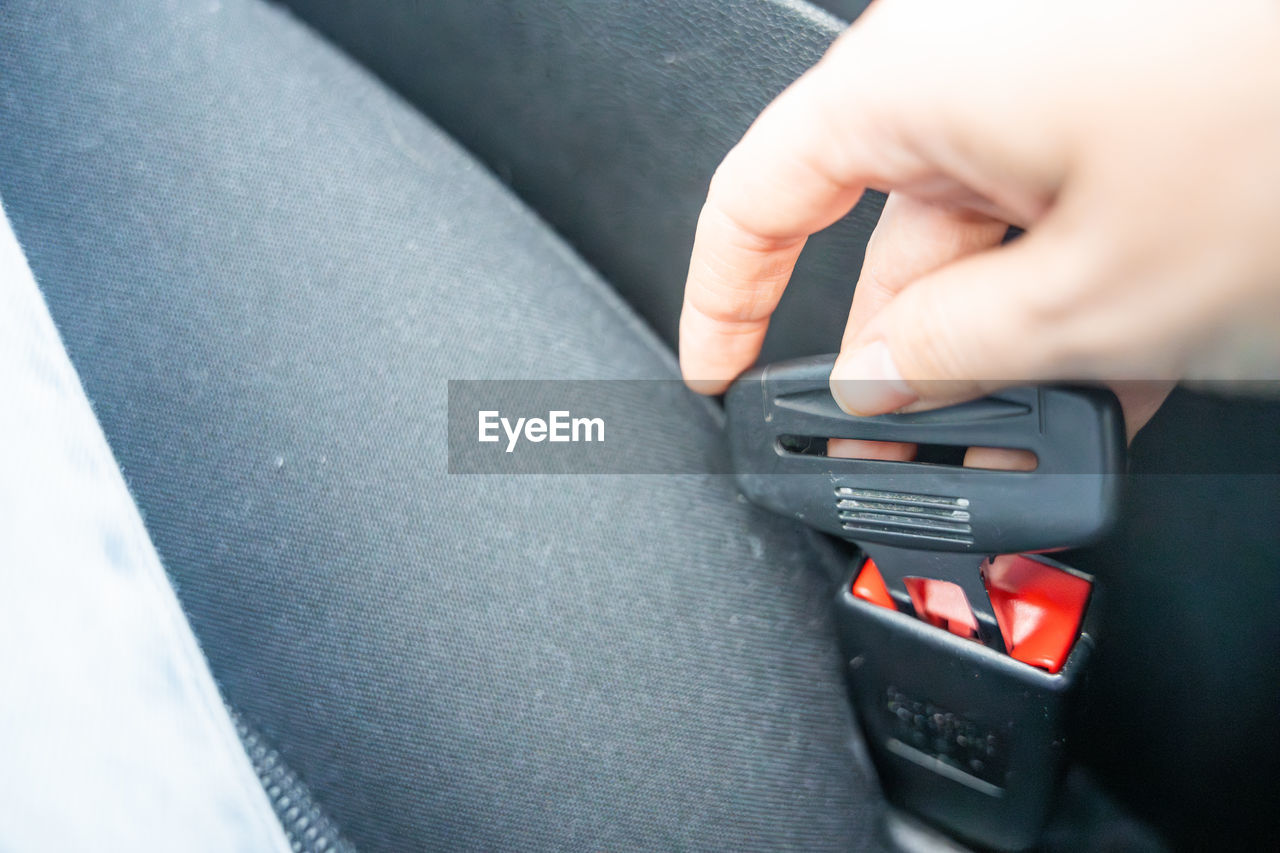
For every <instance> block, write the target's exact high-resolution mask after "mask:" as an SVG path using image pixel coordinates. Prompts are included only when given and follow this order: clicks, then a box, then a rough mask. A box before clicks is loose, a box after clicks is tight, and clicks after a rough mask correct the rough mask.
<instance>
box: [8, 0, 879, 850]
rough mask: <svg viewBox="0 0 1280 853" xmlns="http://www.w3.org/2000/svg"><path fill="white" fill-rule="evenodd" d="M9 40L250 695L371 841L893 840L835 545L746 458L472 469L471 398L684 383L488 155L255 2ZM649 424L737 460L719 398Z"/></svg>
mask: <svg viewBox="0 0 1280 853" xmlns="http://www.w3.org/2000/svg"><path fill="white" fill-rule="evenodd" d="M0 44H3V45H4V48H3V50H0V105H2V108H3V114H4V119H3V121H0V195H3V197H4V199H5V203H6V206H7V208H8V211H9V213H10V216H11V218H12V222H13V225H14V229H15V231H16V233H17V234H18V235H19V237H20V239H21V240H22V241H23V244H24V246H25V249H26V251H27V254H28V258H29V260H30V263H31V266H32V269H33V271H34V272H35V275H36V277H37V280H38V281H39V283H40V285H41V287H42V289H43V291H44V293H45V295H46V298H47V299H48V301H49V303H50V306H51V311H52V313H53V315H54V317H55V320H56V321H57V323H58V324H59V326H60V329H61V332H62V334H63V336H64V338H65V340H66V343H67V346H68V349H69V351H70V354H71V356H72V359H73V361H74V363H75V365H76V367H77V369H78V370H79V372H80V375H81V377H82V379H83V382H84V385H85V387H86V389H87V391H88V394H89V396H90V398H91V400H92V401H93V403H94V405H95V409H96V413H97V414H98V416H99V418H100V420H101V422H102V424H103V427H104V429H105V432H106V434H107V436H108V439H109V441H110V443H111V445H112V448H113V450H114V452H115V454H116V457H117V459H118V461H119V462H120V464H121V466H122V468H123V470H124V473H125V475H126V477H127V479H128V482H129V484H130V487H131V489H132V490H133V492H134V494H135V497H136V499H137V501H138V503H139V505H140V507H141V508H142V510H143V511H144V513H145V516H146V521H147V525H148V528H149V531H150V533H151V535H152V537H153V539H154V541H155V543H156V546H157V548H158V550H159V552H160V554H161V557H162V559H163V560H164V562H165V564H166V567H167V569H168V570H169V572H170V573H171V575H172V577H173V579H174V580H175V582H176V585H177V588H178V591H179V594H180V597H181V599H182V602H183V604H184V606H185V608H186V609H187V611H188V614H189V616H190V618H191V621H192V624H193V626H194V628H195V630H196V633H197V636H198V637H199V638H200V640H201V642H202V644H203V648H204V650H205V652H206V654H207V655H208V657H209V660H210V662H211V666H212V668H213V671H214V673H215V675H216V676H217V678H218V679H219V680H220V683H221V686H222V687H223V689H224V690H225V692H226V694H227V696H228V698H229V699H230V701H231V702H232V704H233V705H235V707H236V708H237V709H238V710H239V711H240V712H241V713H242V715H243V717H244V719H245V720H246V722H247V723H249V724H250V725H252V726H253V727H255V728H256V729H258V730H259V731H261V732H262V734H263V736H264V737H265V738H266V739H267V740H268V741H269V742H271V743H272V744H273V745H274V746H275V747H277V748H278V749H279V751H280V754H281V756H282V757H283V759H284V760H286V761H287V762H288V763H289V765H290V767H291V768H292V769H294V770H295V771H296V772H297V773H298V775H299V776H300V778H301V779H302V780H303V781H305V782H306V784H307V785H308V786H309V788H310V790H311V793H312V795H313V796H314V798H315V800H316V801H317V802H318V803H319V804H320V805H321V806H323V807H324V808H325V809H326V810H327V811H328V812H329V813H330V814H331V815H332V816H333V818H334V819H335V821H336V822H337V824H338V825H339V826H340V827H341V829H342V832H343V834H344V835H345V836H346V837H348V838H349V839H350V840H351V841H352V842H354V843H355V845H356V846H357V848H359V849H362V850H406V849H421V848H442V849H499V848H502V849H520V850H523V849H542V848H582V849H588V848H589V849H629V848H633V847H639V848H649V849H671V848H687V849H731V850H741V849H753V848H755V849H766V848H767V849H778V848H788V847H790V848H797V849H836V848H841V849H844V848H850V847H852V848H859V849H862V848H865V847H867V846H868V844H870V843H871V842H870V841H869V836H868V833H869V831H870V830H869V827H871V825H872V823H873V816H874V813H875V811H876V809H877V808H878V807H879V801H878V798H877V796H876V793H875V791H874V788H873V784H872V782H871V781H870V780H869V778H868V776H867V774H866V773H865V772H864V771H863V770H862V769H861V768H860V767H859V766H858V764H857V763H856V762H855V761H854V758H853V754H852V750H851V746H852V739H853V735H852V732H853V730H852V727H851V721H850V718H849V711H848V708H847V706H846V702H845V700H844V698H843V696H842V693H841V689H840V684H839V676H840V661H839V660H838V659H837V656H836V651H835V646H834V643H833V639H832V631H831V626H830V624H829V607H828V601H829V595H830V589H829V587H828V584H827V581H826V580H825V579H824V578H823V577H822V576H821V572H819V571H815V570H814V561H815V557H814V555H815V554H820V553H821V551H815V550H814V548H813V543H812V542H811V540H810V539H809V538H808V537H807V536H806V535H804V534H803V533H801V532H799V531H797V530H796V529H794V528H792V527H790V526H788V525H785V524H783V523H781V522H778V521H777V520H775V519H773V518H771V517H767V516H765V515H763V514H761V513H758V512H756V511H754V510H752V509H751V508H749V507H748V506H746V505H745V504H744V503H742V502H741V501H739V500H737V499H736V495H735V494H734V492H733V490H732V489H731V488H730V486H729V484H728V483H727V482H726V481H725V480H724V479H717V478H713V477H695V476H684V477H679V476H671V477H630V478H627V480H626V488H625V489H623V488H619V483H618V482H617V481H615V480H613V479H611V478H607V477H561V478H550V477H542V478H539V477H532V476H531V477H522V478H519V480H518V482H505V483H504V482H499V481H495V480H494V479H493V478H485V477H460V476H449V475H448V474H446V473H445V457H444V434H445V425H444V408H445V389H446V384H445V382H446V379H449V378H466V377H489V376H497V377H522V376H523V377H590V376H601V377H667V376H672V375H674V362H673V359H672V356H671V354H670V352H668V351H667V350H665V349H663V348H662V347H661V346H660V345H659V344H657V343H656V341H655V339H654V338H653V337H652V336H651V335H650V334H649V333H648V332H647V331H646V330H645V328H643V326H642V325H641V324H640V323H639V322H638V321H637V320H636V319H635V318H634V317H633V316H632V315H631V314H630V313H629V311H628V310H627V309H626V308H625V307H624V306H623V304H622V303H621V301H620V300H619V299H618V298H617V297H616V296H615V295H614V294H613V293H612V292H611V291H610V290H609V289H608V288H607V287H606V286H605V285H604V284H603V283H602V282H601V280H600V279H599V278H597V277H596V276H595V275H594V274H593V273H592V272H591V271H590V270H589V269H588V268H587V267H586V266H585V265H584V264H583V263H582V262H581V261H580V260H578V259H577V258H576V257H575V256H574V254H573V253H572V252H571V251H569V250H568V249H567V248H566V247H565V245H564V244H563V243H561V242H560V241H559V240H558V239H557V238H556V237H555V236H554V235H553V234H552V233H551V232H550V231H549V230H548V229H547V228H546V227H545V226H544V225H543V223H542V222H540V221H539V220H538V219H537V218H536V217H535V216H533V215H532V214H531V213H530V212H529V211H528V210H527V209H526V208H524V207H523V206H522V205H521V204H520V203H518V202H517V201H516V200H515V199H514V198H513V196H512V195H511V194H510V193H508V192H507V191H506V190H504V189H503V188H502V187H501V186H500V185H499V183H498V182H497V181H496V180H494V179H493V178H492V177H490V175H489V174H488V173H487V172H486V171H485V170H484V169H483V168H482V167H481V166H480V165H478V164H477V163H476V162H475V161H474V160H472V159H471V158H470V157H468V156H467V155H466V154H464V153H463V152H462V151H461V150H460V149H459V148H458V147H457V146H455V145H454V144H453V143H452V142H451V141H450V140H449V139H448V138H447V137H446V136H445V135H444V134H443V133H441V132H440V131H439V130H437V129H436V128H435V127H434V126H432V125H431V124H430V123H428V122H427V121H426V120H424V119H423V118H422V117H421V116H420V115H418V114H417V113H415V112H414V111H413V110H412V109H411V108H409V107H408V106H406V105H405V104H404V103H402V102H401V101H399V100H398V99H397V98H395V97H393V96H392V95H390V94H389V93H388V92H387V91H386V90H385V89H383V88H382V87H381V86H380V85H379V84H378V83H376V82H375V80H374V79H373V78H372V77H371V76H370V75H368V74H366V73H364V72H363V71H361V70H360V69H358V68H357V67H356V66H355V65H353V64H352V63H351V62H350V61H348V60H346V59H345V58H343V57H342V56H340V55H339V54H338V53H337V52H336V51H335V50H333V49H332V48H330V47H328V46H326V45H324V44H323V43H321V42H320V41H319V40H318V39H317V38H316V37H315V36H314V35H313V34H312V33H310V32H308V31H307V30H305V29H304V28H303V27H301V26H300V25H298V24H297V23H296V22H294V21H292V20H290V19H289V18H288V17H287V16H286V15H284V14H282V13H281V12H279V11H278V10H275V9H272V8H270V7H268V6H265V5H263V4H261V3H259V2H256V1H255V0H220V2H204V3H186V2H178V0H132V2H114V0H102V1H101V2H94V3H88V2H85V3H58V4H47V3H40V2H35V0H29V1H27V0H23V1H22V2H10V3H7V4H6V5H5V7H4V11H3V13H0ZM477 97H478V98H482V97H483V96H482V95H478V96H477ZM744 109H746V107H745V106H744ZM635 416H636V418H638V419H643V421H644V422H646V423H648V424H649V425H650V429H649V435H650V436H651V441H650V442H649V443H646V444H642V445H640V446H637V447H636V448H635V452H636V453H637V454H645V453H658V452H663V453H683V454H687V455H688V458H689V459H690V460H691V464H692V463H693V462H694V461H696V460H699V459H702V458H704V457H705V456H706V455H709V454H714V453H717V452H719V450H718V446H719V443H718V441H717V428H718V417H717V413H716V411H715V409H714V408H713V407H712V406H710V405H709V404H708V403H706V401H703V400H699V399H694V398H692V397H686V398H682V399H681V401H680V402H679V404H678V405H675V406H673V408H671V409H670V410H665V411H657V410H654V409H653V408H652V407H646V406H645V405H643V401H640V400H638V401H637V406H636V409H635Z"/></svg>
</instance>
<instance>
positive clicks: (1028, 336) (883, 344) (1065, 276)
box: [831, 223, 1082, 415]
mask: <svg viewBox="0 0 1280 853" xmlns="http://www.w3.org/2000/svg"><path fill="white" fill-rule="evenodd" d="M1057 231H1058V229H1055V228H1053V227H1051V226H1050V225H1048V223H1042V228H1041V229H1040V230H1038V231H1037V233H1036V234H1035V235H1028V236H1027V237H1025V238H1023V239H1021V240H1018V241H1016V242H1014V243H1011V244H1008V245H1005V246H1001V247H999V248H994V249H988V250H986V251H982V252H979V253H977V254H973V255H970V256H968V257H966V258H963V259H961V260H958V261H955V262H953V263H949V264H946V265H945V266H943V267H941V268H939V269H937V270H935V271H933V272H931V273H928V274H926V275H924V276H923V277H921V278H920V279H918V280H917V281H915V282H914V283H912V284H911V285H910V286H909V287H906V288H904V289H902V290H901V291H900V292H899V293H898V294H896V295H895V296H893V297H892V298H891V299H890V300H889V301H888V302H887V303H886V304H885V305H883V307H881V308H880V309H879V311H877V312H876V314H875V315H874V317H872V318H871V319H870V320H868V321H867V322H866V323H865V325H863V326H862V327H861V328H860V329H859V330H858V331H857V332H856V333H855V334H854V335H853V336H852V339H851V340H848V341H846V343H845V346H844V349H843V350H842V351H841V354H840V356H839V358H838V359H837V360H836V364H835V368H834V369H833V370H832V373H831V377H832V382H831V385H832V394H833V395H834V396H835V398H836V401H837V402H838V403H839V404H840V406H841V407H842V408H844V409H845V410H846V411H848V412H850V413H852V414H860V415H874V414H882V413H884V412H889V411H895V410H897V409H901V408H904V407H907V406H912V405H919V404H922V403H924V404H931V405H934V404H941V403H948V402H956V401H959V400H964V399H970V398H973V397H977V396H981V395H982V394H984V393H987V392H989V391H991V390H994V389H996V388H1000V387H1004V386H1007V385H1011V384H1022V383H1026V382H1035V381H1039V380H1043V379H1049V378H1054V376H1055V373H1057V372H1060V371H1061V370H1062V369H1064V367H1066V365H1065V361H1066V359H1067V353H1068V352H1069V350H1068V347H1067V346H1066V344H1067V342H1066V341H1065V340H1064V339H1063V331H1062V328H1060V326H1059V324H1057V323H1055V322H1054V320H1055V319H1056V314H1055V312H1056V310H1057V301H1056V300H1055V297H1054V296H1053V294H1056V293H1060V292H1063V291H1064V290H1066V289H1068V288H1069V286H1070V282H1071V277H1072V276H1077V275H1082V273H1081V272H1080V271H1079V270H1078V269H1076V268H1075V267H1076V266H1077V265H1076V264H1074V263H1072V261H1071V259H1072V252H1071V251H1070V248H1069V243H1068V241H1067V240H1066V238H1065V237H1064V236H1063V235H1061V234H1059V233H1057ZM1046 294H1047V295H1046Z"/></svg>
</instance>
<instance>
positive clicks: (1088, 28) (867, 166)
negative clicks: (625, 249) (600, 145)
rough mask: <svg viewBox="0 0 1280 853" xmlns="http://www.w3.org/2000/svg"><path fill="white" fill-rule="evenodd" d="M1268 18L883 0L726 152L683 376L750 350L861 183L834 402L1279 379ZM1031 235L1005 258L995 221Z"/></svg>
mask: <svg viewBox="0 0 1280 853" xmlns="http://www.w3.org/2000/svg"><path fill="white" fill-rule="evenodd" d="M1277 57H1280V6H1277V5H1276V4H1275V3H1274V2H1270V1H1269V0H1240V2H1232V3H1226V4H1220V5H1218V6H1214V7H1206V6H1204V5H1203V4H1194V3H1189V2H1173V3H1169V2H1154V1H1153V0H1085V2H1082V3H1074V4H1069V5H1062V4H1048V3H1027V2H1025V0H1021V2H1020V0H975V2H969V3H955V2H948V0H877V2H876V3H874V4H873V5H872V7H871V8H870V9H869V10H868V12H867V13H866V14H865V15H864V16H863V18H862V19H860V20H859V21H858V22H857V23H856V24H855V25H854V26H852V27H851V28H850V29H849V30H848V31H847V32H846V33H845V34H844V35H843V36H841V38H840V39H839V40H838V41H837V42H836V43H835V44H834V45H833V46H832V48H831V50H830V51H829V52H828V54H827V55H826V57H824V58H823V60H822V61H821V62H820V63H818V64H817V65H816V66H815V67H814V68H813V69H811V70H810V71H809V72H808V73H806V74H805V75H804V76H803V77H801V78H800V79H799V80H798V81H797V82H796V83H794V84H793V85H792V86H791V87H790V88H788V89H787V90H786V91H785V92H784V93H783V94H782V95H780V96H779V97H778V98H777V100H775V101H774V102H773V103H772V104H771V105H770V106H769V107H768V108H767V109H766V110H765V111H764V112H763V113H762V114H761V115H760V117H759V118H758V119H757V120H756V122H755V123H754V124H753V125H752V127H751V128H750V129H749V130H748V132H747V133H746V135H745V136H744V137H743V138H742V140H741V142H739V143H738V145H737V146H735V147H734V149H733V150H732V151H730V152H729V154H728V155H727V156H726V158H725V160H724V162H723V163H722V164H721V166H720V168H719V169H718V170H717V171H716V174H715V176H714V178H713V179H712V182H711V187H710V190H709V193H708V198H707V203H706V206H705V207H704V208H703V211H702V215H701V217H700V219H699V222H698V230H697V235H696V238H695V244H694V249H693V254H692V258H691V260H690V269H689V279H688V283H687V286H686V290H685V302H684V308H683V312H682V315H681V321H680V359H681V366H682V370H683V373H684V376H685V377H686V380H687V381H689V383H690V385H691V386H693V387H694V388H696V389H697V390H700V391H703V392H705V393H718V392H720V391H722V390H724V388H725V387H727V385H728V384H729V382H731V381H732V379H733V378H734V377H735V376H736V375H737V374H738V373H740V372H741V371H742V370H744V369H745V368H747V367H748V366H750V364H751V363H752V362H753V361H754V360H755V358H756V356H757V355H758V354H759V351H760V346H761V343H762V341H763V338H764V333H765V329H766V327H767V325H768V322H769V317H770V315H771V314H772V312H773V310H774V309H775V307H776V306H777V302H778V299H779V297H780V296H781V294H782V291H783V289H784V288H785V287H786V285H787V282H788V280H789V278H790V276H791V272H792V268H793V266H794V264H795V261H796V258H797V256H798V255H799V253H800V250H801V249H802V248H803V246H804V242H805V239H806V238H807V237H808V235H810V234H811V233H814V232H815V231H818V230H820V229H822V228H825V227H826V226H828V225H830V224H832V223H833V222H835V221H836V220H837V219H839V218H840V217H841V216H843V215H844V214H845V213H846V212H848V210H849V209H850V208H851V207H852V206H853V204H854V203H855V202H856V201H857V200H858V198H859V197H860V196H861V194H862V192H863V190H864V189H865V188H867V187H873V188H876V189H880V190H884V191H888V192H889V199H888V202H887V203H886V206H885V211H884V214H883V216H882V217H881V220H880V223H879V225H878V226H877V228H876V230H875V233H874V234H873V236H872V238H871V241H870V243H869V244H868V246H867V252H866V260H865V262H864V264H863V268H862V272H861V275H860V277H859V279H858V284H857V289H856V291H855V294H854V297H853V304H852V308H851V310H850V313H849V321H848V326H847V329H846V332H845V335H844V339H843V342H842V346H841V354H840V357H839V359H838V360H837V362H836V365H835V369H834V370H833V372H832V392H833V394H834V395H835V398H836V400H837V402H839V403H840V405H841V406H842V407H843V408H844V409H846V410H847V411H849V412H851V413H855V414H878V413H882V412H887V411H893V410H897V409H901V408H903V407H923V406H929V405H938V404H942V403H946V402H954V401H958V400H961V399H966V398H969V397H974V396H979V395H981V394H984V393H988V392H990V391H992V390H995V389H998V388H999V387H1002V386H1006V385H1010V384H1025V383H1034V382H1042V381H1053V380H1090V381H1092V380H1096V381H1107V382H1113V383H1114V381H1115V380H1135V379H1136V380H1152V381H1145V382H1138V383H1127V384H1116V385H1115V387H1116V390H1117V392H1118V394H1119V395H1120V398H1121V403H1122V405H1123V406H1124V408H1125V414H1126V422H1127V423H1128V425H1129V429H1130V434H1132V433H1133V432H1134V431H1136V430H1137V428H1138V427H1140V426H1141V425H1142V424H1143V423H1145V422H1146V421H1147V419H1148V418H1150V416H1151V415H1152V414H1153V413H1154V411H1155V410H1156V408H1158V406H1159V404H1160V403H1161V402H1162V401H1163V399H1164V396H1165V395H1166V394H1167V392H1168V389H1169V388H1170V387H1171V386H1172V383H1173V381H1174V380H1176V379H1177V378H1180V377H1184V376H1196V377H1201V378H1253V379H1258V378H1269V377H1272V376H1275V375H1277V374H1280V62H1277ZM1010 223H1011V224H1015V225H1018V226H1021V227H1023V228H1025V229H1026V232H1027V233H1026V234H1025V235H1024V236H1023V237H1021V238H1020V239H1017V240H1015V241H1013V242H1011V243H1007V244H1003V245H1002V244H1001V241H1002V238H1003V237H1004V234H1005V232H1006V226H1007V224H1010Z"/></svg>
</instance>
